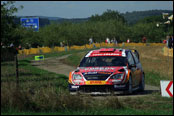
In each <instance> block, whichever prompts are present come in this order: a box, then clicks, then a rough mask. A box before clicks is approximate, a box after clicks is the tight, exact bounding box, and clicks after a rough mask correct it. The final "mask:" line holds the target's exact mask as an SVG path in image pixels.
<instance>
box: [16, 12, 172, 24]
mask: <svg viewBox="0 0 174 116" xmlns="http://www.w3.org/2000/svg"><path fill="white" fill-rule="evenodd" d="M162 13H169V14H173V10H147V11H133V12H126V13H121V15H122V16H123V17H124V18H125V20H126V21H127V23H128V24H130V25H133V24H135V23H137V22H138V21H139V20H142V19H144V18H145V17H149V16H160V15H161V16H162ZM22 17H39V18H40V26H41V27H42V26H45V25H49V24H51V23H54V24H55V23H63V22H72V23H82V22H86V21H88V20H89V18H90V17H88V18H71V19H68V18H61V17H47V16H17V19H15V22H16V23H18V24H19V23H20V18H22Z"/></svg>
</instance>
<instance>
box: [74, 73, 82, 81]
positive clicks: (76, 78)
mask: <svg viewBox="0 0 174 116" xmlns="http://www.w3.org/2000/svg"><path fill="white" fill-rule="evenodd" d="M73 79H74V80H81V79H82V76H81V75H79V74H73Z"/></svg>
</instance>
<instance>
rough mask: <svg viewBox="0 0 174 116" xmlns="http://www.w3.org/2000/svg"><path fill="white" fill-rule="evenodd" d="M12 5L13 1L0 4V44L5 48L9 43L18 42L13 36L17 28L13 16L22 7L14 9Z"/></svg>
mask: <svg viewBox="0 0 174 116" xmlns="http://www.w3.org/2000/svg"><path fill="white" fill-rule="evenodd" d="M13 4H14V1H7V2H1V43H3V45H5V46H8V45H9V44H11V43H14V44H18V42H16V41H18V40H16V37H14V36H13V34H14V33H15V31H16V28H17V25H16V24H15V23H14V20H13V19H14V17H15V16H13V14H14V13H15V12H17V11H18V9H20V8H21V9H22V8H23V6H20V7H19V8H16V7H15V6H14V5H13Z"/></svg>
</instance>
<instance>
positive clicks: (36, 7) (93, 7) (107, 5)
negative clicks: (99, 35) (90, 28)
mask: <svg viewBox="0 0 174 116" xmlns="http://www.w3.org/2000/svg"><path fill="white" fill-rule="evenodd" d="M14 5H15V6H16V7H19V6H20V5H23V6H24V8H23V9H21V10H19V11H18V12H17V13H15V15H16V16H49V17H61V18H87V17H90V16H92V15H95V14H99V15H101V14H102V13H103V12H104V11H106V10H107V9H111V10H116V11H118V12H120V13H125V12H132V11H145V10H155V9H158V10H173V1H16V2H15V3H14Z"/></svg>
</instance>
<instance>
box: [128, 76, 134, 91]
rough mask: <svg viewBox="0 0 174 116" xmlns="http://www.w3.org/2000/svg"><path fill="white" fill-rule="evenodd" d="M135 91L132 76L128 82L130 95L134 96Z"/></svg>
mask: <svg viewBox="0 0 174 116" xmlns="http://www.w3.org/2000/svg"><path fill="white" fill-rule="evenodd" d="M132 92H133V89H132V77H131V75H130V77H129V82H128V94H132Z"/></svg>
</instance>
